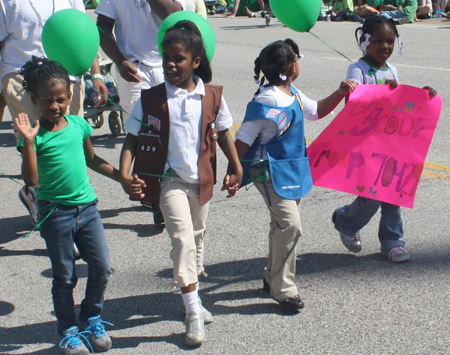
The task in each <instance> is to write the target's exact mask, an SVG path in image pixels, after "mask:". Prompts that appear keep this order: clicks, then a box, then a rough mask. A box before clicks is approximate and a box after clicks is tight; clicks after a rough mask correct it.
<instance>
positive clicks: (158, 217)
mask: <svg viewBox="0 0 450 355" xmlns="http://www.w3.org/2000/svg"><path fill="white" fill-rule="evenodd" d="M153 223H154V224H156V225H160V224H164V216H163V214H162V212H161V209H160V208H159V206H158V205H153Z"/></svg>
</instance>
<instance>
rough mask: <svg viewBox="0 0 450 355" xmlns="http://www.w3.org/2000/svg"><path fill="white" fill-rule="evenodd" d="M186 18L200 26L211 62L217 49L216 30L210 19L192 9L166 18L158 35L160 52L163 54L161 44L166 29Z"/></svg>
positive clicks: (207, 55)
mask: <svg viewBox="0 0 450 355" xmlns="http://www.w3.org/2000/svg"><path fill="white" fill-rule="evenodd" d="M184 20H187V21H192V22H193V23H195V25H196V26H197V27H198V29H199V31H200V33H201V35H202V39H203V44H204V45H205V51H206V57H207V58H208V60H209V61H210V62H211V61H212V59H213V57H214V51H215V50H216V37H215V35H214V31H213V29H212V27H211V25H210V24H209V22H208V21H206V20H205V19H204V18H203V17H201V16H200V15H199V14H197V13H195V12H191V11H178V12H174V13H173V14H172V15H170V16H167V17H166V19H165V20H164V21H163V22H162V24H161V26H160V27H159V31H158V37H157V42H158V50H159V53H160V54H161V56H162V54H163V49H162V46H161V44H162V42H163V40H164V36H165V35H166V31H167V30H168V29H169V28H170V27H172V26H173V25H175V24H176V23H177V22H180V21H184Z"/></svg>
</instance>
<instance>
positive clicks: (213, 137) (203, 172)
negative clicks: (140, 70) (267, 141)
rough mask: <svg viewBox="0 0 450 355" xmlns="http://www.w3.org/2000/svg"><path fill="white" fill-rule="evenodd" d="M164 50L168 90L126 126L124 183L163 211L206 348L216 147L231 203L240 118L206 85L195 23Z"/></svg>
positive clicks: (180, 279)
mask: <svg viewBox="0 0 450 355" xmlns="http://www.w3.org/2000/svg"><path fill="white" fill-rule="evenodd" d="M162 47H163V69H164V77H165V82H164V83H162V84H160V85H158V86H155V87H153V88H151V89H148V90H142V92H141V98H140V99H139V100H138V102H137V104H136V106H135V107H134V109H133V111H132V112H131V114H130V117H131V118H132V119H129V120H128V121H127V122H126V123H125V129H126V131H127V132H128V134H127V137H126V139H125V143H124V145H123V148H122V154H121V159H120V175H121V177H120V179H121V183H122V186H123V188H124V190H125V191H126V192H127V193H128V194H130V197H131V198H132V199H143V200H146V201H149V202H151V203H154V204H158V205H159V206H160V207H161V212H162V214H163V216H164V221H165V224H166V228H167V232H168V234H169V236H170V240H171V242H172V251H171V252H170V257H171V258H172V260H173V264H174V268H173V278H174V282H175V284H176V286H178V287H180V288H181V292H182V299H183V310H184V311H185V313H186V318H185V326H186V334H185V342H186V344H187V345H192V346H198V345H200V344H201V343H202V342H203V341H205V340H206V333H205V328H204V324H205V323H211V322H212V321H213V317H212V315H211V313H210V312H209V311H208V310H206V308H205V307H203V306H202V303H201V301H200V298H199V296H198V277H199V276H200V275H201V274H204V269H203V253H204V248H203V238H204V235H205V231H206V226H205V224H206V218H207V216H208V208H209V200H210V199H211V197H212V193H213V186H214V183H215V182H216V141H217V143H218V144H219V146H220V148H221V149H222V151H223V152H224V153H225V155H226V157H227V159H228V161H229V162H230V166H231V169H230V173H229V174H228V175H227V176H226V177H225V179H224V182H223V187H222V190H225V189H227V190H228V192H229V196H233V195H234V194H235V193H236V191H237V189H238V187H239V184H240V183H241V179H242V167H241V164H240V163H239V159H238V156H237V153H236V148H235V146H234V142H233V140H232V139H229V138H228V128H229V127H231V125H232V124H233V118H232V117H231V114H230V112H229V110H228V107H227V105H226V103H225V100H224V99H223V97H222V87H220V86H215V85H209V84H207V83H209V82H210V81H211V78H212V72H211V67H210V65H209V61H208V59H207V57H206V53H205V48H204V46H203V41H202V37H201V34H200V32H199V30H198V28H197V27H196V26H195V24H194V23H192V22H190V21H180V22H178V23H177V24H175V25H174V26H173V27H171V28H169V29H168V30H167V31H166V35H165V37H164V40H163V42H162ZM133 160H134V167H133V171H134V174H133V175H130V169H131V164H132V162H133ZM144 181H145V182H144ZM141 189H142V191H141Z"/></svg>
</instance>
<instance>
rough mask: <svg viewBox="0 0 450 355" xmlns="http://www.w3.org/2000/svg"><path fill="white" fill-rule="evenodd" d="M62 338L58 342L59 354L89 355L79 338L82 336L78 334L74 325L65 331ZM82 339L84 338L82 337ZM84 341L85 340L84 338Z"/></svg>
mask: <svg viewBox="0 0 450 355" xmlns="http://www.w3.org/2000/svg"><path fill="white" fill-rule="evenodd" d="M63 333H64V338H62V339H61V341H60V342H59V346H58V349H59V352H60V353H61V354H63V355H89V350H88V349H87V348H86V346H85V345H84V343H83V342H82V341H81V339H80V336H83V335H82V334H80V333H78V327H77V326H76V325H74V326H73V327H70V328H69V329H67V330H65V331H64V332H63ZM83 338H84V336H83ZM85 339H86V338H85Z"/></svg>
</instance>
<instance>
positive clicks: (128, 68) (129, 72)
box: [119, 59, 141, 83]
mask: <svg viewBox="0 0 450 355" xmlns="http://www.w3.org/2000/svg"><path fill="white" fill-rule="evenodd" d="M119 71H120V75H121V76H122V78H124V79H125V80H126V81H129V82H130V83H140V82H141V78H140V77H139V73H138V70H137V68H136V66H135V65H134V64H133V63H131V62H130V61H129V60H126V59H125V60H124V61H122V63H120V65H119Z"/></svg>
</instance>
